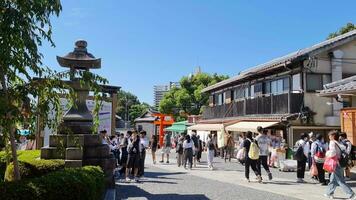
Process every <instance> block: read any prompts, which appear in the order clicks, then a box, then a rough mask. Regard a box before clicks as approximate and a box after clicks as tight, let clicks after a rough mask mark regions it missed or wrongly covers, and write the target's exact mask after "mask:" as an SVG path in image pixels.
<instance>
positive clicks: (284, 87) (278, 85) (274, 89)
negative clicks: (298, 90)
mask: <svg viewBox="0 0 356 200" xmlns="http://www.w3.org/2000/svg"><path fill="white" fill-rule="evenodd" d="M270 83H271V93H272V94H281V93H283V92H286V91H288V90H289V78H288V77H286V78H283V79H278V80H274V81H271V82H270Z"/></svg>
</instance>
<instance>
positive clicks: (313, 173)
mask: <svg viewBox="0 0 356 200" xmlns="http://www.w3.org/2000/svg"><path fill="white" fill-rule="evenodd" d="M317 175H318V168H317V167H316V164H315V162H313V164H312V166H311V168H310V176H317Z"/></svg>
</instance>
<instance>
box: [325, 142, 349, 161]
mask: <svg viewBox="0 0 356 200" xmlns="http://www.w3.org/2000/svg"><path fill="white" fill-rule="evenodd" d="M329 150H330V151H331V152H334V153H335V154H336V156H337V158H340V156H341V151H345V150H346V147H345V146H344V145H343V144H341V143H340V142H338V141H335V140H332V141H330V144H329ZM340 150H341V151H340Z"/></svg>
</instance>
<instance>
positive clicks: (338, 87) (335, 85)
mask: <svg viewBox="0 0 356 200" xmlns="http://www.w3.org/2000/svg"><path fill="white" fill-rule="evenodd" d="M338 94H341V95H346V94H356V76H352V77H349V78H345V79H342V80H339V81H335V82H332V83H329V84H326V85H324V90H321V91H320V94H319V95H320V96H335V95H338Z"/></svg>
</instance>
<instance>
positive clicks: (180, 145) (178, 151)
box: [176, 142, 183, 154]
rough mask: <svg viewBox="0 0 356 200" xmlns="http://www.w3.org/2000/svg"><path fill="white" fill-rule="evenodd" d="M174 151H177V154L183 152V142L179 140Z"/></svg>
mask: <svg viewBox="0 0 356 200" xmlns="http://www.w3.org/2000/svg"><path fill="white" fill-rule="evenodd" d="M176 153H178V154H182V153H183V144H182V143H181V142H179V143H178V144H177V149H176Z"/></svg>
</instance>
